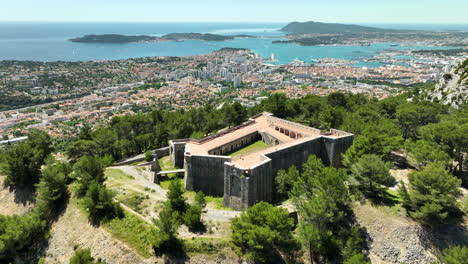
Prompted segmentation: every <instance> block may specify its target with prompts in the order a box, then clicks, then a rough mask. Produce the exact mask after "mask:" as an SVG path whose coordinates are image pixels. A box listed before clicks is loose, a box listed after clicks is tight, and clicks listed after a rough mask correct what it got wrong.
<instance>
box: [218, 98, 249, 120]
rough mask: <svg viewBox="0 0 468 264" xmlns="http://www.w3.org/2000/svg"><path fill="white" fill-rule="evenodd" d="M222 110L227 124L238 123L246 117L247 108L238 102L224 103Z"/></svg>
mask: <svg viewBox="0 0 468 264" xmlns="http://www.w3.org/2000/svg"><path fill="white" fill-rule="evenodd" d="M223 111H224V112H225V121H226V122H227V123H228V124H229V126H236V125H239V124H241V123H242V122H244V121H245V120H246V119H247V110H246V109H245V107H243V106H242V105H241V104H240V103H239V102H235V103H233V104H232V105H225V106H224V107H223Z"/></svg>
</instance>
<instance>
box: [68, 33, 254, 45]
mask: <svg viewBox="0 0 468 264" xmlns="http://www.w3.org/2000/svg"><path fill="white" fill-rule="evenodd" d="M235 38H253V36H250V35H233V36H224V35H217V34H209V33H170V34H167V35H164V36H161V37H156V36H148V35H140V36H127V35H119V34H101V35H85V36H83V37H77V38H72V39H70V41H71V42H82V43H135V42H137V43H138V42H160V41H182V40H205V41H225V40H233V39H235Z"/></svg>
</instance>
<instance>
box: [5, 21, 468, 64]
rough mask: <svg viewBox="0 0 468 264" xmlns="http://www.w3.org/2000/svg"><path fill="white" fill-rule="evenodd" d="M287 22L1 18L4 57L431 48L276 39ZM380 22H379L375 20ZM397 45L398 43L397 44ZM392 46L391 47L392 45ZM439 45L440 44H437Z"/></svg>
mask: <svg viewBox="0 0 468 264" xmlns="http://www.w3.org/2000/svg"><path fill="white" fill-rule="evenodd" d="M286 24H287V23H44V22H1V23H0V60H33V61H96V60H117V59H128V58H139V57H148V56H190V55H197V54H207V53H210V52H213V51H215V50H219V49H221V48H224V47H232V48H247V49H250V50H252V51H254V52H256V53H258V54H259V55H261V56H263V57H270V56H271V54H275V57H276V59H277V60H278V62H277V63H289V62H291V61H293V60H294V59H299V60H302V61H305V62H307V63H309V62H311V60H313V59H320V58H326V57H327V58H336V59H344V60H354V61H358V63H357V64H354V66H358V67H362V66H368V67H376V66H380V65H382V64H380V63H378V62H365V61H363V60H362V59H363V58H366V57H372V56H373V55H375V54H376V53H378V52H381V51H384V50H386V49H393V50H395V49H398V50H401V49H403V50H406V49H432V48H435V47H427V46H399V45H398V46H395V45H394V44H395V43H376V44H372V45H370V46H299V45H296V44H272V41H274V40H281V39H284V33H283V32H280V31H279V29H280V28H282V27H283V26H285V25H286ZM373 26H378V25H373ZM381 26H382V27H392V28H396V27H399V28H410V29H418V25H407V26H406V27H405V25H381ZM419 27H420V28H419V29H422V30H434V31H436V30H461V31H468V25H420V26H419ZM189 32H197V33H213V34H220V35H238V34H248V35H254V36H257V37H258V38H238V39H234V40H229V41H223V42H214V41H198V40H186V41H181V42H159V43H125V44H107V43H105V44H104V43H75V42H70V41H68V39H70V38H73V37H80V36H83V35H86V34H122V35H154V36H161V35H164V34H168V33H189ZM392 44H393V45H392ZM390 45H392V46H390ZM437 48H440V47H437Z"/></svg>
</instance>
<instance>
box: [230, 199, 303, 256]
mask: <svg viewBox="0 0 468 264" xmlns="http://www.w3.org/2000/svg"><path fill="white" fill-rule="evenodd" d="M293 228H294V222H293V219H292V218H290V217H289V213H288V211H287V210H286V209H284V208H277V207H274V206H272V205H271V204H268V203H266V202H260V203H257V204H255V205H254V206H252V207H250V208H249V209H247V211H245V212H243V213H242V214H241V215H240V216H239V217H236V218H234V219H233V220H232V247H233V248H234V250H235V251H236V252H237V253H239V254H241V255H243V256H246V257H247V258H249V259H251V260H252V261H255V262H256V263H266V262H270V261H273V260H275V258H276V257H278V254H280V253H282V254H291V253H293V252H294V250H295V249H296V243H295V240H294V237H293V235H292V231H293Z"/></svg>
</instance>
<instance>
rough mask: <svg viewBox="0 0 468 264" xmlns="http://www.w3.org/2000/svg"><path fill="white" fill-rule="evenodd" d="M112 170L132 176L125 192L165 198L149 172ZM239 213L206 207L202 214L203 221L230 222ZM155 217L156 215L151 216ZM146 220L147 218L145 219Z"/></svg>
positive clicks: (165, 193)
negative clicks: (151, 179) (130, 191)
mask: <svg viewBox="0 0 468 264" xmlns="http://www.w3.org/2000/svg"><path fill="white" fill-rule="evenodd" d="M112 168H113V169H119V170H121V171H122V172H124V173H125V174H127V175H130V176H132V177H133V178H134V179H133V180H129V181H128V184H126V185H125V186H123V188H125V189H127V190H132V191H136V192H139V193H142V194H145V195H149V197H150V198H151V199H155V200H160V201H165V200H166V199H167V198H166V196H167V190H165V189H163V188H162V187H161V186H160V185H158V184H154V183H152V182H150V181H149V178H150V176H151V174H150V173H151V172H150V171H149V170H138V169H136V168H135V167H134V166H127V165H125V166H116V167H112ZM145 188H147V189H149V190H153V191H154V192H148V191H145ZM240 213H241V212H239V211H228V210H220V209H216V208H213V207H210V206H207V208H206V210H205V211H204V212H203V214H202V219H203V221H222V222H230V221H231V220H232V219H233V218H234V217H236V216H238V215H240ZM152 216H153V217H155V216H156V215H152ZM146 218H147V219H148V217H146Z"/></svg>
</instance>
